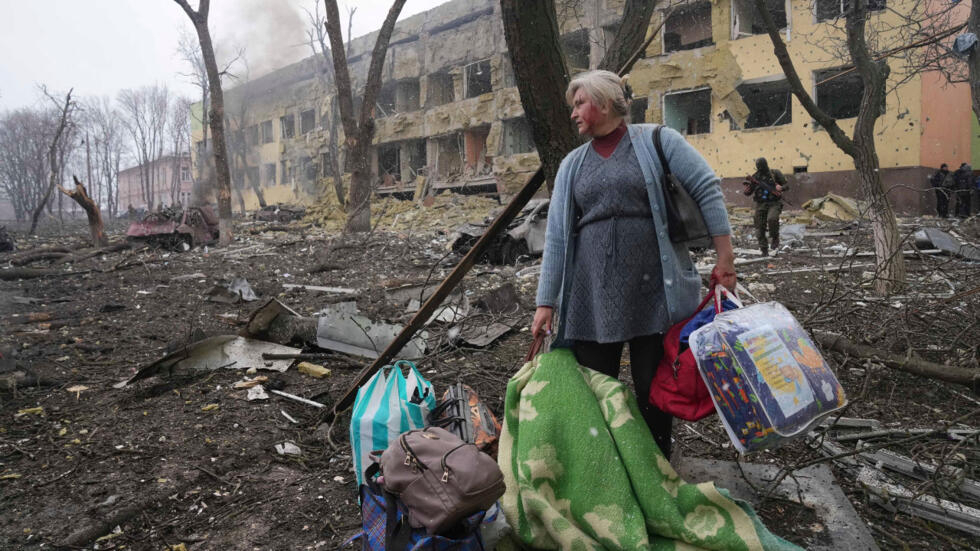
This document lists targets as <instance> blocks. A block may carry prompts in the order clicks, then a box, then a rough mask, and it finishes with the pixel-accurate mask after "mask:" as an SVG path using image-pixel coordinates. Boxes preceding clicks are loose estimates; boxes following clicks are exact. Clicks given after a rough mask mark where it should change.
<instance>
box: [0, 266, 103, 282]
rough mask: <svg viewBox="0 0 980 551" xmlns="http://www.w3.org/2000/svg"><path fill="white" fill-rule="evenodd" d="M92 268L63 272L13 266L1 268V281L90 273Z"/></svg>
mask: <svg viewBox="0 0 980 551" xmlns="http://www.w3.org/2000/svg"><path fill="white" fill-rule="evenodd" d="M89 271H90V270H83V271H78V272H63V271H61V270H40V269H34V268H11V269H9V270H0V281H15V280H18V279H34V278H38V277H65V276H75V275H82V274H87V273H89Z"/></svg>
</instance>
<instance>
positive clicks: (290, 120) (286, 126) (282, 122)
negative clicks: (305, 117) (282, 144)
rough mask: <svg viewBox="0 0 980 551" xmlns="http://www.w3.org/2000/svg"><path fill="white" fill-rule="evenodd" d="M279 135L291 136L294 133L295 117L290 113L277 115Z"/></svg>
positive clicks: (283, 136)
mask: <svg viewBox="0 0 980 551" xmlns="http://www.w3.org/2000/svg"><path fill="white" fill-rule="evenodd" d="M279 130H280V133H279V136H280V137H282V138H292V137H293V136H295V135H296V117H295V116H294V115H293V114H292V113H290V114H289V115H283V116H281V117H279Z"/></svg>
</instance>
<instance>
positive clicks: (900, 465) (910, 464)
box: [860, 449, 980, 500]
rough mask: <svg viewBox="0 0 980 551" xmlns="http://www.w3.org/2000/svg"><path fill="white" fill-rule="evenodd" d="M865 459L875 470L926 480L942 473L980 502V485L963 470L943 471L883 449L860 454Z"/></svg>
mask: <svg viewBox="0 0 980 551" xmlns="http://www.w3.org/2000/svg"><path fill="white" fill-rule="evenodd" d="M860 456H861V457H862V458H864V459H867V460H868V461H869V462H871V463H872V464H873V465H874V466H875V468H879V469H880V468H882V467H884V468H886V469H889V470H892V471H895V472H897V473H901V474H904V475H906V476H911V477H913V478H918V479H919V480H924V479H927V478H929V477H930V476H932V475H934V474H936V471H940V473H941V474H943V475H945V476H949V477H950V479H951V480H955V481H957V482H958V483H957V486H958V489H959V491H960V492H962V493H963V495H966V496H969V497H970V498H972V499H976V500H980V483H978V482H977V481H976V480H971V479H969V478H964V477H963V470H962V469H958V468H956V467H951V466H948V465H946V466H943V467H942V469H940V468H939V467H937V466H936V465H933V464H931V463H928V462H925V461H922V460H915V459H912V458H909V457H905V456H904V455H900V454H897V453H895V452H893V451H889V450H885V449H881V450H875V451H873V452H864V453H862V454H860Z"/></svg>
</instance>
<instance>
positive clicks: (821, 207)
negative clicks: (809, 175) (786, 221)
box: [803, 193, 861, 222]
mask: <svg viewBox="0 0 980 551" xmlns="http://www.w3.org/2000/svg"><path fill="white" fill-rule="evenodd" d="M803 209H804V210H807V211H809V212H812V213H814V215H815V216H816V217H817V218H820V219H821V220H830V221H834V222H851V221H853V220H856V219H857V218H860V217H861V211H860V210H858V204H857V202H856V201H855V200H854V199H850V198H848V197H842V196H840V195H837V194H835V193H828V194H827V195H824V196H823V197H817V198H815V199H810V200H809V201H807V202H806V203H803Z"/></svg>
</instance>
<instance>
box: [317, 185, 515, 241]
mask: <svg viewBox="0 0 980 551" xmlns="http://www.w3.org/2000/svg"><path fill="white" fill-rule="evenodd" d="M429 199H430V200H427V201H426V204H419V203H416V202H414V201H402V200H399V199H395V198H393V197H384V198H381V199H374V200H372V202H371V227H372V228H375V230H376V231H395V232H399V231H425V230H449V229H451V228H456V227H458V226H459V225H460V224H463V223H466V222H469V221H479V220H483V218H484V217H485V216H487V214H488V213H489V212H490V211H492V210H493V209H494V208H497V207H499V206H500V202H499V201H498V200H496V199H491V198H488V197H482V196H479V195H457V194H454V193H441V194H439V195H436V196H434V197H430V198H429ZM303 221H304V222H308V223H312V224H315V225H317V226H320V227H323V228H325V229H327V230H328V231H340V230H342V229H343V227H344V224H345V223H346V221H347V214H346V212H345V211H344V209H342V208H340V206H339V205H338V204H337V198H336V197H334V194H332V193H325V194H323V198H322V199H321V200H320V201H319V202H318V203H316V204H315V205H313V206H311V207H310V208H309V209H307V211H306V216H305V217H304V218H303Z"/></svg>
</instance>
